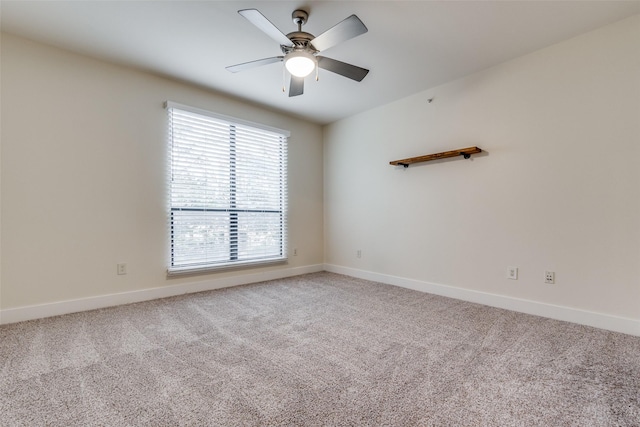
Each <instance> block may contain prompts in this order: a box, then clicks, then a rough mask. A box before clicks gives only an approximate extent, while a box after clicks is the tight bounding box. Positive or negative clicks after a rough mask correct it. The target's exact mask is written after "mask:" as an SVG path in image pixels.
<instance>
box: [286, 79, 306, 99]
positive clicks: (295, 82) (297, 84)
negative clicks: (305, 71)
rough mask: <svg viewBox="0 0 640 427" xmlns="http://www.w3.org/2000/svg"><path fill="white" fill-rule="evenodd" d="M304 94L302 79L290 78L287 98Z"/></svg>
mask: <svg viewBox="0 0 640 427" xmlns="http://www.w3.org/2000/svg"><path fill="white" fill-rule="evenodd" d="M303 92H304V77H296V76H291V83H289V96H298V95H302V93H303Z"/></svg>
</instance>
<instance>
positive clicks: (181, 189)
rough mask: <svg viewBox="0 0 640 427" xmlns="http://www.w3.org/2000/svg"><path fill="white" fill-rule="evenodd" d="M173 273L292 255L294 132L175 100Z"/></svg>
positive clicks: (170, 106) (171, 110) (170, 107)
mask: <svg viewBox="0 0 640 427" xmlns="http://www.w3.org/2000/svg"><path fill="white" fill-rule="evenodd" d="M167 110H168V114H169V145H170V147H169V154H170V155H169V166H170V194H169V201H170V212H169V214H170V218H169V226H170V254H169V255H170V265H169V273H170V274H171V273H182V272H193V271H197V270H205V269H212V268H221V267H229V266H235V265H246V264H254V263H265V262H274V261H284V260H286V259H287V252H286V248H287V233H286V225H287V137H288V136H289V133H288V132H286V131H282V130H279V129H272V128H268V127H266V126H261V125H256V124H252V123H247V122H243V121H240V120H236V119H233V118H230V117H224V116H219V115H216V114H213V113H210V112H207V111H202V110H198V109H195V108H191V107H185V106H182V105H178V104H174V103H171V102H167Z"/></svg>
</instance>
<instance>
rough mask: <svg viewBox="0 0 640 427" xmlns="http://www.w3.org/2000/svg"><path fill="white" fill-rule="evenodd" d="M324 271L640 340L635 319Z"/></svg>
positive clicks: (347, 271) (366, 273)
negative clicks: (626, 335) (570, 323)
mask: <svg viewBox="0 0 640 427" xmlns="http://www.w3.org/2000/svg"><path fill="white" fill-rule="evenodd" d="M324 269H325V270H326V271H329V272H332V273H338V274H344V275H346V276H352V277H357V278H359V279H365V280H371V281H374V282H380V283H385V284H388V285H394V286H400V287H403V288H408V289H413V290H416V291H421V292H426V293H430V294H435V295H441V296H445V297H450V298H456V299H459V300H463V301H469V302H474V303H478V304H483V305H488V306H491V307H497V308H503V309H506V310H511V311H518V312H520V313H526V314H533V315H536V316H542V317H547V318H550V319H556V320H564V321H566V322H572V323H577V324H580V325H587V326H593V327H595V328H600V329H606V330H609V331H614V332H621V333H624V334H629V335H635V336H640V320H636V319H629V318H624V317H617V316H612V315H609V314H602V313H595V312H591V311H586V310H579V309H575V308H570V307H564V306H559V305H553V304H547V303H542V302H536V301H531V300H525V299H520V298H513V297H508V296H504V295H497V294H490V293H486V292H480V291H474V290H471V289H463V288H456V287H453V286H447V285H441V284H437V283H430V282H424V281H420V280H414V279H407V278H404V277H398V276H391V275H387V274H380V273H374V272H372V271H365V270H359V269H355V268H351V267H343V266H339V265H332V264H325V265H324Z"/></svg>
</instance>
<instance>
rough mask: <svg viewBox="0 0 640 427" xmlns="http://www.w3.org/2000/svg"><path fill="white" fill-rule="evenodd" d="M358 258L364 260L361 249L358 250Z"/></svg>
mask: <svg viewBox="0 0 640 427" xmlns="http://www.w3.org/2000/svg"><path fill="white" fill-rule="evenodd" d="M356 256H357V257H358V258H362V251H361V250H360V249H358V250H357V251H356Z"/></svg>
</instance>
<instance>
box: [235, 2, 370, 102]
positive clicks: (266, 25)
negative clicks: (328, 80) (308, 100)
mask: <svg viewBox="0 0 640 427" xmlns="http://www.w3.org/2000/svg"><path fill="white" fill-rule="evenodd" d="M238 13H239V14H240V15H242V16H243V17H245V18H246V19H247V20H248V21H249V22H251V23H252V24H253V25H255V26H256V27H258V28H259V29H260V30H262V31H263V32H264V33H265V34H266V35H268V36H269V37H271V38H272V39H274V40H275V41H277V42H278V43H279V44H280V48H281V49H282V53H283V54H284V55H283V56H274V57H271V58H264V59H258V60H257V61H250V62H245V63H242V64H237V65H231V66H229V67H226V69H227V70H229V71H231V72H232V73H237V72H239V71H244V70H247V69H250V68H254V67H259V66H262V65H267V64H273V63H275V62H283V61H284V65H285V68H286V69H287V70H288V71H289V73H291V84H290V85H289V96H298V95H302V93H303V92H304V78H305V77H306V76H308V75H309V74H311V73H312V72H313V70H316V80H317V71H318V68H322V69H324V70H327V71H331V72H333V73H336V74H339V75H341V76H344V77H348V78H350V79H352V80H355V81H358V82H359V81H362V79H364V78H365V76H366V75H367V73H368V72H369V70H367V69H364V68H361V67H357V66H355V65H351V64H347V63H345V62H341V61H338V60H335V59H331V58H327V57H325V56H320V55H318V53H320V52H322V51H325V50H327V49H329V48H331V47H333V46H336V45H337V44H340V43H342V42H345V41H347V40H350V39H352V38H354V37H357V36H359V35H361V34H364V33H366V32H367V31H368V30H367V27H366V26H365V25H364V24H363V23H362V21H361V20H360V19H359V18H358V17H357V16H356V15H351V16H349V17H348V18H346V19H344V20H343V21H340V22H339V23H337V24H336V25H334V26H333V27H331V28H329V29H328V30H327V31H325V32H324V33H322V34H320V35H319V36H318V37H315V36H314V35H313V34H309V33H307V32H304V31H302V26H303V25H304V24H305V23H306V22H307V19H308V18H309V14H308V13H307V12H305V11H304V10H296V11H294V12H293V14H292V15H291V17H292V18H293V22H294V23H295V24H297V25H298V31H294V32H291V33H289V34H287V35H284V33H282V32H281V31H280V30H279V29H278V27H276V26H275V25H273V24H272V23H271V21H269V20H268V19H267V18H266V17H265V16H264V15H263V14H262V13H260V12H259V11H258V10H257V9H242V10H239V11H238ZM283 90H284V88H283Z"/></svg>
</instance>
